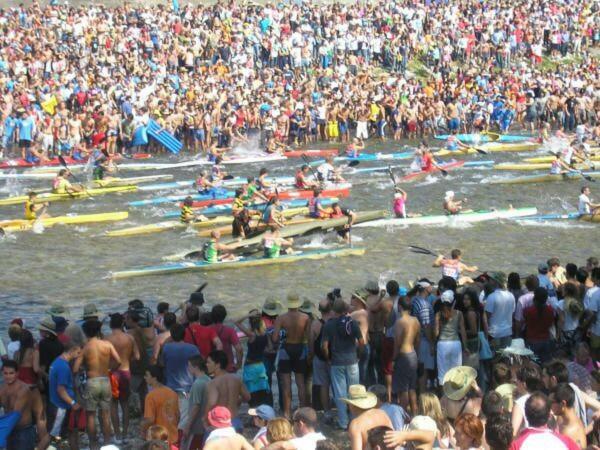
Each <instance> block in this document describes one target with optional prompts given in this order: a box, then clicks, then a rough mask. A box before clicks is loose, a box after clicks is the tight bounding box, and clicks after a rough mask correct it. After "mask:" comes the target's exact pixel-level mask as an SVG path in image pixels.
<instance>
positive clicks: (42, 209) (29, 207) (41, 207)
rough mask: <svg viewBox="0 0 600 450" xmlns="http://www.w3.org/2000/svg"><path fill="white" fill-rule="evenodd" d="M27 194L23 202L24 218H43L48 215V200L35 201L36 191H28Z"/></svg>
mask: <svg viewBox="0 0 600 450" xmlns="http://www.w3.org/2000/svg"><path fill="white" fill-rule="evenodd" d="M27 196H28V197H29V198H28V200H27V201H26V202H25V219H26V220H36V219H45V218H47V217H50V214H48V213H47V212H46V210H47V209H48V202H45V203H36V202H35V200H36V198H37V192H30V193H29V194H28V195H27Z"/></svg>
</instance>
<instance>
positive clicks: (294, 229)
mask: <svg viewBox="0 0 600 450" xmlns="http://www.w3.org/2000/svg"><path fill="white" fill-rule="evenodd" d="M385 215H386V211H365V212H359V213H357V214H356V218H355V220H354V224H355V225H356V224H359V223H363V222H368V221H372V220H376V219H379V218H382V217H384V216H385ZM347 223H348V218H347V217H340V218H335V219H323V220H317V221H315V222H309V223H299V224H295V225H289V226H286V227H283V228H281V229H280V230H279V232H280V234H281V237H282V238H291V237H294V236H302V235H305V234H309V233H316V232H319V231H320V232H325V231H328V230H333V229H336V228H340V227H343V226H344V225H346V224H347ZM353 226H354V225H353ZM264 235H265V233H261V234H259V235H257V236H253V237H251V238H248V239H242V240H240V239H231V240H229V241H225V242H223V243H224V244H226V245H228V246H229V248H230V249H231V250H237V249H247V248H248V247H253V246H257V245H261V244H262V241H263V238H264ZM202 254H203V250H202V248H196V249H193V250H187V251H183V252H179V253H176V254H174V255H169V256H165V257H163V260H165V261H180V260H182V259H189V258H195V257H197V256H198V255H202Z"/></svg>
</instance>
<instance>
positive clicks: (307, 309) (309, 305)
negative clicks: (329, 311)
mask: <svg viewBox="0 0 600 450" xmlns="http://www.w3.org/2000/svg"><path fill="white" fill-rule="evenodd" d="M299 309H300V311H302V312H303V313H306V314H311V315H312V316H313V317H315V316H317V315H319V310H318V309H317V307H316V306H315V304H314V303H313V302H311V301H310V300H304V301H303V302H302V304H301V305H300V308H299Z"/></svg>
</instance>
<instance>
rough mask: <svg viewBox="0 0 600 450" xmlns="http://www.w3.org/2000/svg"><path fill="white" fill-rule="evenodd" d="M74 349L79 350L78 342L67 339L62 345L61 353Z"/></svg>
mask: <svg viewBox="0 0 600 450" xmlns="http://www.w3.org/2000/svg"><path fill="white" fill-rule="evenodd" d="M76 348H81V344H80V343H79V342H75V341H73V340H72V339H69V340H68V341H67V342H65V343H64V344H63V353H68V352H70V351H71V350H74V349H76Z"/></svg>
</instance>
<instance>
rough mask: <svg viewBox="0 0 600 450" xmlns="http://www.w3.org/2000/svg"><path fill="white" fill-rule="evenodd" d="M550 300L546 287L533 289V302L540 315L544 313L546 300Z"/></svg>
mask: <svg viewBox="0 0 600 450" xmlns="http://www.w3.org/2000/svg"><path fill="white" fill-rule="evenodd" d="M547 301H548V291H547V290H546V288H543V287H538V288H535V291H533V304H534V305H535V308H536V309H537V312H538V317H542V316H543V315H544V310H545V309H546V302H547Z"/></svg>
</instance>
